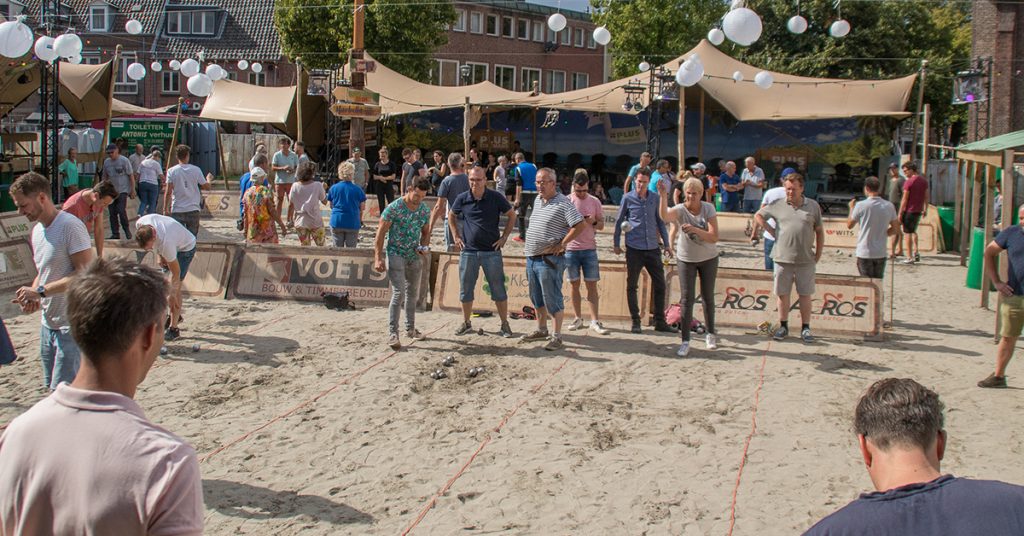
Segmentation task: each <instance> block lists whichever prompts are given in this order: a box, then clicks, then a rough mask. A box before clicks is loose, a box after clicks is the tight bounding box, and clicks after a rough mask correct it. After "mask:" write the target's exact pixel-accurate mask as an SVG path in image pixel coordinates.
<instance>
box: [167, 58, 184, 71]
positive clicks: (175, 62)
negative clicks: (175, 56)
mask: <svg viewBox="0 0 1024 536" xmlns="http://www.w3.org/2000/svg"><path fill="white" fill-rule="evenodd" d="M167 66H168V67H170V68H171V70H172V71H177V70H178V69H181V62H180V61H178V60H171V61H169V62H167Z"/></svg>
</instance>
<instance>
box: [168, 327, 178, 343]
mask: <svg viewBox="0 0 1024 536" xmlns="http://www.w3.org/2000/svg"><path fill="white" fill-rule="evenodd" d="M179 338H181V330H179V329H178V328H167V329H166V330H165V331H164V340H165V341H173V340H177V339H179Z"/></svg>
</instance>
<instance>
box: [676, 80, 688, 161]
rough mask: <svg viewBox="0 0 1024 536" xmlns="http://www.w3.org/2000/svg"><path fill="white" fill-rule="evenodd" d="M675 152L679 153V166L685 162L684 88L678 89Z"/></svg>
mask: <svg viewBox="0 0 1024 536" xmlns="http://www.w3.org/2000/svg"><path fill="white" fill-rule="evenodd" d="M676 152H678V153H679V165H680V166H681V165H683V163H684V162H686V88H685V87H681V88H679V126H678V131H677V136H676Z"/></svg>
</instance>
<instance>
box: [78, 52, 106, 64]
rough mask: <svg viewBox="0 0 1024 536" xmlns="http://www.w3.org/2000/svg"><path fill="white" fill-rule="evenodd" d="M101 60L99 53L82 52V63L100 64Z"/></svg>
mask: <svg viewBox="0 0 1024 536" xmlns="http://www.w3.org/2000/svg"><path fill="white" fill-rule="evenodd" d="M100 63H102V62H101V61H100V55H99V54H82V65H99V64H100Z"/></svg>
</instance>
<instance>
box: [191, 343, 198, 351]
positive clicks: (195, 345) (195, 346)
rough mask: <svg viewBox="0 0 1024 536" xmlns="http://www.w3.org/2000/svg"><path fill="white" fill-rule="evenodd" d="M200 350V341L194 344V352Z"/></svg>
mask: <svg viewBox="0 0 1024 536" xmlns="http://www.w3.org/2000/svg"><path fill="white" fill-rule="evenodd" d="M199 350H200V346H199V343H198V342H197V343H195V344H193V345H192V351H193V352H198V351H199Z"/></svg>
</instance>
